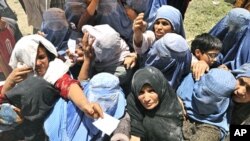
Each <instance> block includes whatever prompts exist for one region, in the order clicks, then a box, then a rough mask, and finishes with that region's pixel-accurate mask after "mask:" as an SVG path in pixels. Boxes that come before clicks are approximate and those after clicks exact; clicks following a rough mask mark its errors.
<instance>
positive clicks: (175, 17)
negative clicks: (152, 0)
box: [149, 5, 185, 38]
mask: <svg viewBox="0 0 250 141" xmlns="http://www.w3.org/2000/svg"><path fill="white" fill-rule="evenodd" d="M158 19H166V20H168V21H169V22H170V23H171V25H172V28H173V30H174V32H175V33H177V34H179V35H181V36H182V37H183V38H185V31H184V27H183V20H182V15H181V13H180V11H179V10H178V9H176V8H174V7H172V6H169V5H163V6H161V7H160V8H159V9H158V10H157V13H156V16H155V18H154V21H153V22H152V24H151V25H150V23H149V27H150V28H151V29H153V23H155V22H156V20H158Z"/></svg>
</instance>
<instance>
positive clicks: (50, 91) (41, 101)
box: [6, 77, 59, 141]
mask: <svg viewBox="0 0 250 141" xmlns="http://www.w3.org/2000/svg"><path fill="white" fill-rule="evenodd" d="M6 97H7V98H8V100H9V101H10V103H11V104H12V105H14V106H16V107H18V108H20V109H21V114H22V116H23V118H24V122H23V123H22V125H21V126H20V127H19V129H20V128H21V130H23V136H24V139H25V140H29V141H30V140H32V141H33V140H34V141H39V140H45V134H44V132H43V122H44V120H45V118H46V116H47V115H48V114H49V112H50V110H51V109H52V108H53V106H54V104H55V102H56V100H57V99H58V98H59V91H58V90H57V89H55V88H54V86H53V85H51V84H50V83H48V82H47V81H45V80H44V79H43V78H39V77H28V78H27V79H26V80H24V81H22V82H20V83H19V84H17V85H16V86H15V87H14V88H12V89H11V90H9V91H8V92H7V93H6Z"/></svg>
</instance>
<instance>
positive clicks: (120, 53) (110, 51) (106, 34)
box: [82, 24, 129, 68]
mask: <svg viewBox="0 0 250 141" xmlns="http://www.w3.org/2000/svg"><path fill="white" fill-rule="evenodd" d="M82 31H83V32H85V31H88V33H89V34H90V36H92V37H94V38H95V41H94V43H93V47H94V50H95V67H98V68H103V67H107V66H114V65H118V64H119V65H120V63H119V62H123V61H124V57H125V56H127V55H128V54H129V47H128V46H127V45H126V43H125V42H124V40H123V39H121V37H120V34H119V33H118V32H116V31H115V30H114V29H113V28H112V27H110V26H109V25H107V24H104V25H97V26H91V25H84V26H83V27H82ZM124 45H125V46H124Z"/></svg>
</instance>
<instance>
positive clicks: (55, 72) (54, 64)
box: [9, 35, 69, 84]
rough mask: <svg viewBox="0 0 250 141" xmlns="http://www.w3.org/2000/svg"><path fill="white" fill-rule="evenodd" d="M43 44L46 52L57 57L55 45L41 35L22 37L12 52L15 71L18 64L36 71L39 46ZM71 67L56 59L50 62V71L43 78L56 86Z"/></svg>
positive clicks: (12, 64)
mask: <svg viewBox="0 0 250 141" xmlns="http://www.w3.org/2000/svg"><path fill="white" fill-rule="evenodd" d="M40 43H41V44H42V45H43V46H44V47H45V48H46V50H48V51H49V52H50V53H52V54H53V55H55V56H57V51H56V48H55V47H54V45H53V44H52V43H51V42H49V41H48V40H47V39H45V38H44V37H42V36H40V35H28V36H24V37H22V38H21V39H20V40H19V41H18V42H17V43H16V45H15V47H14V50H13V51H12V54H11V57H10V62H9V65H10V66H11V67H12V68H13V69H14V68H17V67H18V64H25V65H27V66H28V67H32V68H33V70H34V71H35V67H36V56H37V50H38V46H39V44H40ZM68 69H69V67H68V66H67V65H66V64H64V63H63V62H62V61H61V60H59V59H57V58H56V59H54V60H53V61H50V62H49V67H48V70H47V71H46V74H45V75H44V76H43V78H44V79H45V80H47V81H48V82H49V83H51V84H54V83H55V82H56V81H57V80H58V79H59V78H60V77H61V76H63V75H64V74H65V73H66V72H67V71H68Z"/></svg>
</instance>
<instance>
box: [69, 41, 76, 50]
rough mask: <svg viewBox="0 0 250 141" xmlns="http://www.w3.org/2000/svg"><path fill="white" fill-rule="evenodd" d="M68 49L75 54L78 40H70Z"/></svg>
mask: <svg viewBox="0 0 250 141" xmlns="http://www.w3.org/2000/svg"><path fill="white" fill-rule="evenodd" d="M68 48H69V51H70V52H71V53H75V50H76V40H72V39H69V40H68Z"/></svg>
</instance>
